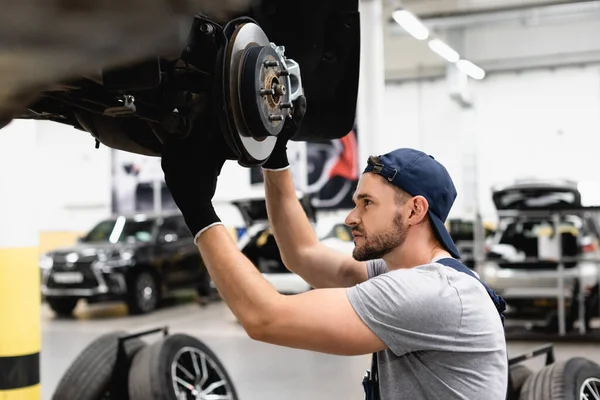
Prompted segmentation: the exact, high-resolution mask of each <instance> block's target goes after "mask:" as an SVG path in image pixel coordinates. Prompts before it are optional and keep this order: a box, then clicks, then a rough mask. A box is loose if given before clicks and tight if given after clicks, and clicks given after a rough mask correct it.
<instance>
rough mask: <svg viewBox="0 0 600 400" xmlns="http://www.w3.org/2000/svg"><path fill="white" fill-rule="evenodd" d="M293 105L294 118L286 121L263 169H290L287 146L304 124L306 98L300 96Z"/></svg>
mask: <svg viewBox="0 0 600 400" xmlns="http://www.w3.org/2000/svg"><path fill="white" fill-rule="evenodd" d="M293 104H294V111H293V114H292V118H291V119H288V120H287V121H286V123H285V125H284V126H283V129H282V131H281V132H280V133H279V135H277V142H276V143H275V147H274V148H273V151H272V152H271V155H270V156H269V158H268V159H267V161H265V162H264V164H263V165H262V168H263V169H267V170H271V171H282V170H285V169H287V168H289V167H290V162H289V160H288V157H287V144H288V141H289V140H290V138H292V136H294V135H295V134H296V132H297V131H298V129H300V124H301V123H302V119H303V118H304V114H306V97H304V96H299V97H298V98H297V99H296V100H295V101H294V103H293Z"/></svg>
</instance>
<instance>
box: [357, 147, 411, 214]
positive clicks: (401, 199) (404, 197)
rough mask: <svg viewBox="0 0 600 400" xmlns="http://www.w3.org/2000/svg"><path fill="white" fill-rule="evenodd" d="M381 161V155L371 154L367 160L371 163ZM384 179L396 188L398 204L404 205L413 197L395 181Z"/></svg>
mask: <svg viewBox="0 0 600 400" xmlns="http://www.w3.org/2000/svg"><path fill="white" fill-rule="evenodd" d="M380 162H381V158H379V156H369V159H368V160H367V163H368V164H369V165H375V164H379V163H380ZM383 180H384V181H385V182H386V183H387V184H388V185H391V186H392V187H393V188H394V189H395V190H396V203H397V204H398V205H403V204H405V203H406V202H407V201H408V200H410V199H411V198H412V196H411V195H410V193H408V192H407V191H405V190H402V189H401V188H399V187H398V186H396V185H394V184H393V183H391V182H390V181H388V180H387V179H383Z"/></svg>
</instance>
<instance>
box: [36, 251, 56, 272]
mask: <svg viewBox="0 0 600 400" xmlns="http://www.w3.org/2000/svg"><path fill="white" fill-rule="evenodd" d="M38 265H39V266H40V268H41V269H50V268H52V266H53V265H54V260H53V259H52V257H49V256H47V255H45V254H44V255H42V256H41V257H40V258H39V260H38Z"/></svg>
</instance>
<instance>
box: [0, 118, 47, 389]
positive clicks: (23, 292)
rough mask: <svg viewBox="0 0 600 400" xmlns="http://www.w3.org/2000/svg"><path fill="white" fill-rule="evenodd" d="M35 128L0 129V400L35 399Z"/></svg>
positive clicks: (38, 198)
mask: <svg viewBox="0 0 600 400" xmlns="http://www.w3.org/2000/svg"><path fill="white" fill-rule="evenodd" d="M37 124H38V123H36V122H34V121H13V122H12V123H11V124H9V125H8V126H6V127H5V128H4V129H2V130H0V400H39V399H40V398H41V393H40V361H39V358H40V347H41V326H40V325H41V324H40V306H41V304H40V303H41V302H40V274H39V269H38V234H39V232H38V222H39V217H38V213H37V209H38V206H37V205H38V204H39V203H40V202H43V201H44V198H45V197H46V196H49V195H51V194H49V193H39V191H38V190H37V188H38V187H39V186H38V176H39V175H40V168H43V166H41V165H38V163H37V157H36V130H37Z"/></svg>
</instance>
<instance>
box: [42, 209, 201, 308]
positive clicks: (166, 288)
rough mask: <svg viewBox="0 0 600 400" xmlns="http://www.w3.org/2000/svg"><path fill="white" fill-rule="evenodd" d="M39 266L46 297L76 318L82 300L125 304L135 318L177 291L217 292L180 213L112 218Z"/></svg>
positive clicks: (50, 302)
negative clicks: (122, 302)
mask: <svg viewBox="0 0 600 400" xmlns="http://www.w3.org/2000/svg"><path fill="white" fill-rule="evenodd" d="M40 268H41V271H42V277H41V291H42V296H43V297H44V298H45V301H46V302H47V304H48V305H49V306H50V308H51V309H52V310H53V311H54V312H55V313H56V314H57V315H59V316H69V315H71V314H72V312H73V309H74V308H75V306H76V305H77V303H78V301H79V300H81V299H83V300H86V301H87V302H88V303H97V302H102V301H113V300H120V301H125V302H126V303H127V306H128V309H129V312H130V313H131V314H141V313H147V312H151V311H153V310H155V309H156V308H157V307H159V305H160V302H161V299H163V297H164V296H165V295H167V294H169V293H171V292H174V291H175V290H180V289H193V290H196V291H197V293H198V294H199V295H200V296H204V297H207V296H209V295H211V291H212V289H211V286H210V276H209V274H208V272H207V270H206V268H205V266H204V263H203V262H202V259H201V257H200V254H199V252H198V249H197V247H196V246H195V244H194V242H193V238H192V236H191V234H190V232H189V230H188V229H187V227H186V225H185V221H184V219H183V216H182V215H181V214H180V213H163V214H160V215H156V214H138V215H133V216H125V215H118V216H115V217H112V218H108V219H106V220H103V221H101V222H99V223H98V224H96V226H94V227H93V228H92V229H91V230H90V231H89V232H88V233H87V234H86V235H84V236H83V237H81V238H80V239H79V240H78V243H77V244H76V245H74V246H72V247H65V248H60V249H56V250H53V251H50V252H48V253H46V254H44V255H42V256H41V258H40Z"/></svg>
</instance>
